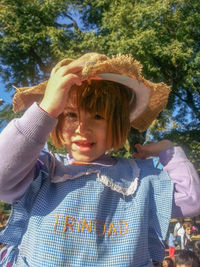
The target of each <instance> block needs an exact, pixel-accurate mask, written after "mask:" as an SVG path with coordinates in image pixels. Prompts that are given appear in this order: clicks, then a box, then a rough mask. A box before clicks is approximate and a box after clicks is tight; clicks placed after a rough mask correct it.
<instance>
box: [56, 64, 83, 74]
mask: <svg viewBox="0 0 200 267" xmlns="http://www.w3.org/2000/svg"><path fill="white" fill-rule="evenodd" d="M82 69H83V67H82V66H71V65H70V66H69V65H67V66H62V67H60V68H59V69H56V70H54V69H53V70H52V75H54V74H57V75H59V76H61V77H63V76H65V75H67V74H70V73H74V74H76V73H80V75H82Z"/></svg>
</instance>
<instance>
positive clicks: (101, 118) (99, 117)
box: [94, 114, 104, 120]
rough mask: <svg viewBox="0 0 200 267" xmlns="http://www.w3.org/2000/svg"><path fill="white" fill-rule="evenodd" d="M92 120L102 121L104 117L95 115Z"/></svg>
mask: <svg viewBox="0 0 200 267" xmlns="http://www.w3.org/2000/svg"><path fill="white" fill-rule="evenodd" d="M94 119H95V120H104V117H102V116H101V115H99V114H96V115H95V116H94Z"/></svg>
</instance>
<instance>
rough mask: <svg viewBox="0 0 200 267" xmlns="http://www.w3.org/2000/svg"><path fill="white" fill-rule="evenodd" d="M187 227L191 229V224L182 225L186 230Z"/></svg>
mask: <svg viewBox="0 0 200 267" xmlns="http://www.w3.org/2000/svg"><path fill="white" fill-rule="evenodd" d="M188 227H190V228H192V224H191V223H190V222H185V223H184V224H183V228H184V229H186V228H188Z"/></svg>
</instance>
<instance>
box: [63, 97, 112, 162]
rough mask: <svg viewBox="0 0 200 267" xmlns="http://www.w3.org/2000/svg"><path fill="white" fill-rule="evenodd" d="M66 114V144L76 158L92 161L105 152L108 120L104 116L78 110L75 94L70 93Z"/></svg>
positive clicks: (64, 135)
mask: <svg viewBox="0 0 200 267" xmlns="http://www.w3.org/2000/svg"><path fill="white" fill-rule="evenodd" d="M64 115H65V118H64V121H63V125H62V136H63V139H64V141H65V144H64V145H65V147H66V149H67V151H68V153H70V154H71V156H72V157H73V158H74V159H75V160H77V161H81V162H90V161H93V160H95V159H97V158H98V157H100V156H101V155H103V154H104V153H105V151H106V135H107V122H106V121H105V120H104V118H103V117H102V116H100V115H99V114H90V113H88V112H85V111H84V110H78V108H77V105H76V98H75V97H74V95H70V97H69V99H68V102H67V105H66V108H65V111H64Z"/></svg>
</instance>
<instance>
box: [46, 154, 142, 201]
mask: <svg viewBox="0 0 200 267" xmlns="http://www.w3.org/2000/svg"><path fill="white" fill-rule="evenodd" d="M51 156H52V155H51ZM52 158H53V157H52ZM129 164H130V165H131V167H132V170H133V181H132V182H131V184H130V186H129V187H123V186H120V185H118V184H116V183H114V182H113V181H111V180H110V179H109V178H108V177H107V176H106V175H102V174H101V172H100V170H88V171H86V172H79V173H78V174H76V175H70V174H64V175H63V176H54V175H52V176H51V182H52V183H60V182H65V181H67V180H74V179H77V178H79V177H81V176H84V175H90V174H97V179H98V180H99V181H100V182H101V183H102V184H104V185H105V186H107V187H109V188H110V189H111V190H113V191H116V192H118V193H120V194H122V195H123V196H130V195H133V194H134V193H135V191H136V190H137V187H138V181H139V175H140V169H139V167H138V166H137V164H136V162H135V161H134V160H129ZM52 167H53V168H51V174H53V172H54V169H55V159H53V162H52ZM52 169H53V170H52Z"/></svg>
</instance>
